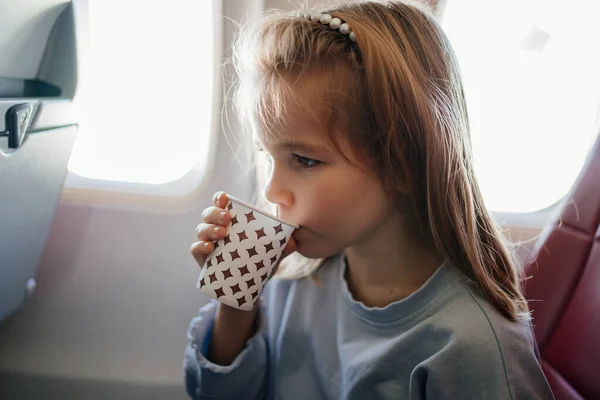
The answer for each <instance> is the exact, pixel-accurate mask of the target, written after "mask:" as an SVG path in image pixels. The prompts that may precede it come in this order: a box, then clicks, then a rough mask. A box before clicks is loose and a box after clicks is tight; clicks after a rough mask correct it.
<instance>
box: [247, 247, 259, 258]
mask: <svg viewBox="0 0 600 400" xmlns="http://www.w3.org/2000/svg"><path fill="white" fill-rule="evenodd" d="M257 254H258V253H257V252H256V247H251V248H249V249H248V257H252V256H255V255H257Z"/></svg>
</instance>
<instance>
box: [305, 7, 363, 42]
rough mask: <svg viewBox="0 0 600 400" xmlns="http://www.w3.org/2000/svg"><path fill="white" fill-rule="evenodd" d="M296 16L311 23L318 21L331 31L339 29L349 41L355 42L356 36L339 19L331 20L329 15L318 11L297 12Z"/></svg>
mask: <svg viewBox="0 0 600 400" xmlns="http://www.w3.org/2000/svg"><path fill="white" fill-rule="evenodd" d="M297 16H298V17H302V18H307V19H310V20H311V21H318V22H320V23H322V24H323V25H329V27H330V28H331V29H339V31H340V33H341V34H343V35H348V37H349V38H350V40H352V41H353V42H356V35H355V34H354V32H352V30H351V29H350V26H348V24H347V23H345V22H342V20H341V19H339V18H333V17H332V16H331V15H329V14H322V13H320V12H318V11H311V10H307V11H298V14H297Z"/></svg>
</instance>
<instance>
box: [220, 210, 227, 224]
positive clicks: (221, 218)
mask: <svg viewBox="0 0 600 400" xmlns="http://www.w3.org/2000/svg"><path fill="white" fill-rule="evenodd" d="M226 215H227V211H222V212H221V213H220V214H219V220H220V221H221V222H223V221H225V216H226Z"/></svg>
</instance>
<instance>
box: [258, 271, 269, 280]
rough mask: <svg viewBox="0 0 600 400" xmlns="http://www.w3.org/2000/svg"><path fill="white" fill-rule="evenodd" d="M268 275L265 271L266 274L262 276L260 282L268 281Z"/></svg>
mask: <svg viewBox="0 0 600 400" xmlns="http://www.w3.org/2000/svg"><path fill="white" fill-rule="evenodd" d="M268 275H269V273H268V271H265V273H264V274H262V275H261V276H260V281H261V282H264V281H265V280H266V279H267V276H268Z"/></svg>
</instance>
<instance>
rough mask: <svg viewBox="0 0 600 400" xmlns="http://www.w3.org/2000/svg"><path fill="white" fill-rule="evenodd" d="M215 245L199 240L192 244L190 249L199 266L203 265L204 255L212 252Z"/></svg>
mask: <svg viewBox="0 0 600 400" xmlns="http://www.w3.org/2000/svg"><path fill="white" fill-rule="evenodd" d="M214 249H215V245H214V244H213V243H212V242H205V241H199V242H195V243H194V244H192V247H191V248H190V251H191V253H192V256H194V259H195V260H196V262H197V263H198V265H199V266H200V267H202V266H203V265H204V262H205V261H206V257H207V256H208V255H209V254H210V253H212V252H213V250H214Z"/></svg>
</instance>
